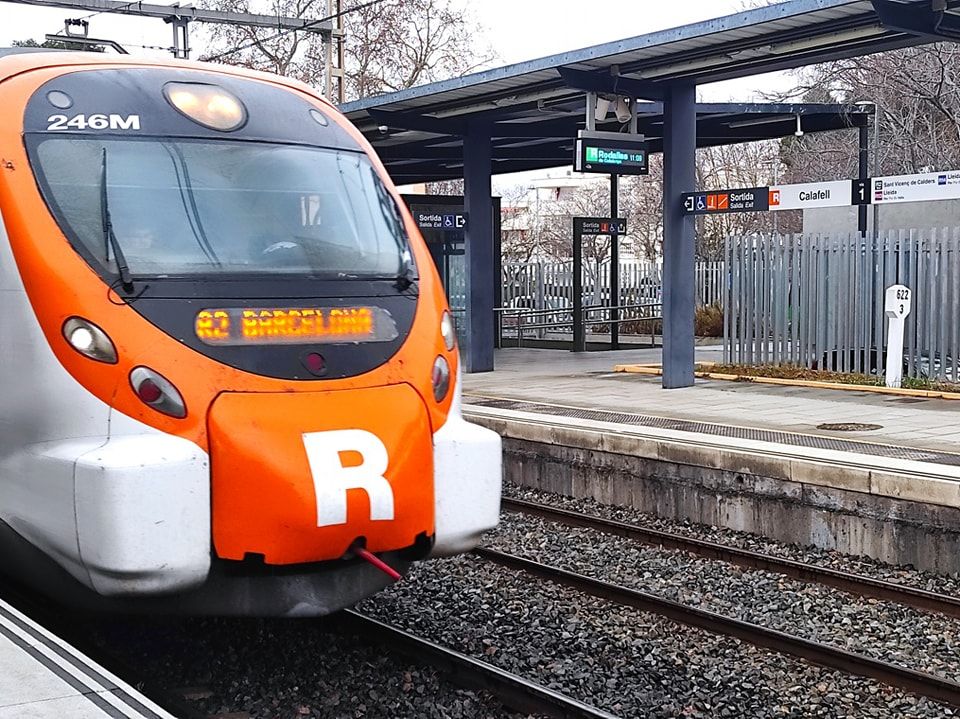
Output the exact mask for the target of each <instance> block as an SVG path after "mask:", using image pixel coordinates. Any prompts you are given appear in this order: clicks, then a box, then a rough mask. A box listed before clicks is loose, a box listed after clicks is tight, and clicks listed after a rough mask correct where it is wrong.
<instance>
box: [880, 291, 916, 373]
mask: <svg viewBox="0 0 960 719" xmlns="http://www.w3.org/2000/svg"><path fill="white" fill-rule="evenodd" d="M912 300H913V297H912V293H911V292H910V288H909V287H905V286H904V285H891V286H890V287H888V288H887V291H886V294H885V295H884V302H883V310H884V312H885V313H886V315H887V317H888V322H887V327H888V329H887V387H898V388H899V387H900V384H901V383H902V381H903V325H904V320H905V319H906V317H907V315H909V314H910V305H911V303H912Z"/></svg>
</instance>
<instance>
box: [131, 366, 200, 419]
mask: <svg viewBox="0 0 960 719" xmlns="http://www.w3.org/2000/svg"><path fill="white" fill-rule="evenodd" d="M130 386H131V387H133V391H134V393H135V394H136V395H137V397H138V398H139V399H140V401H141V402H143V403H144V404H145V405H148V406H150V407H153V409H155V410H157V411H158V412H163V413H164V414H168V415H170V416H171V417H176V418H177V419H182V418H184V417H186V416H187V407H186V405H185V404H184V403H183V397H182V396H181V394H180V392H179V391H178V390H177V388H176V387H174V386H173V383H172V382H170V380H168V379H167V378H166V377H164V376H163V375H162V374H160V373H159V372H155V371H153V370H152V369H150V368H149V367H135V368H134V369H133V370H132V371H131V372H130Z"/></svg>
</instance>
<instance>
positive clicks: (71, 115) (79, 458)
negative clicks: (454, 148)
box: [0, 54, 500, 615]
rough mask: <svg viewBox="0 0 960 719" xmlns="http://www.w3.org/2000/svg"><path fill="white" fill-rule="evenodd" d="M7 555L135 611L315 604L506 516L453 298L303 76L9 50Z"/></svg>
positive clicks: (3, 419) (0, 514)
mask: <svg viewBox="0 0 960 719" xmlns="http://www.w3.org/2000/svg"><path fill="white" fill-rule="evenodd" d="M0 115H2V116H3V122H2V123H0V148H2V153H0V154H2V155H3V157H2V159H0V213H2V222H0V292H2V296H3V297H4V303H3V306H2V308H0V354H2V356H0V387H2V388H3V392H4V401H3V403H2V405H0V520H2V522H0V543H2V545H0V546H2V548H3V553H4V556H5V559H4V560H2V568H3V569H5V570H7V571H11V572H15V573H17V574H19V575H20V576H23V577H24V578H26V579H28V580H29V581H31V582H33V583H35V584H37V585H39V586H42V587H43V588H45V589H46V590H47V591H50V592H55V593H56V594H57V596H58V597H59V598H61V599H64V600H67V599H72V600H74V601H79V602H82V603H86V604H92V605H96V606H102V607H106V608H117V609H124V610H131V609H132V610H149V611H158V610H159V611H181V612H190V613H209V614H256V615H278V614H280V615H283V614H286V615H311V614H325V613H328V612H331V611H335V610H337V609H339V608H342V607H344V606H349V605H351V604H353V603H355V602H356V601H358V600H359V599H361V598H362V597H364V596H367V595H369V594H371V593H372V592H375V591H377V590H378V589H380V588H382V587H383V586H385V585H386V584H388V583H389V581H390V580H389V578H388V577H387V576H386V575H385V574H384V573H383V572H381V571H380V570H378V569H376V568H375V567H374V566H372V565H371V564H370V563H368V562H366V561H362V560H361V559H360V558H359V556H358V555H360V554H363V553H364V552H369V553H372V554H374V555H376V556H378V557H380V558H381V559H382V560H383V561H385V562H386V563H387V564H388V565H391V566H393V567H395V568H397V569H399V570H401V571H402V570H403V569H405V568H406V567H407V566H408V564H409V562H411V561H414V560H416V559H421V558H424V557H426V556H429V555H448V554H455V553H458V552H462V551H465V550H467V549H469V548H470V547H472V546H474V545H475V544H476V542H477V541H478V539H479V537H480V535H481V534H482V532H483V531H485V530H487V529H489V528H491V527H493V526H495V525H496V522H497V517H498V511H499V496H500V440H499V438H498V437H497V436H496V435H495V434H493V433H490V432H488V431H486V430H484V429H481V428H479V427H476V426H474V425H471V424H469V423H467V422H465V421H464V420H463V419H462V417H461V416H460V406H459V381H458V378H459V359H458V355H457V348H456V338H455V332H454V327H453V323H452V320H451V317H450V315H449V310H448V308H447V303H446V299H445V297H444V293H443V289H442V287H441V286H440V282H439V279H438V277H437V274H436V271H435V269H434V268H433V265H432V262H431V259H430V255H429V253H428V252H427V250H426V247H425V245H424V243H423V240H422V238H421V237H420V235H419V232H418V231H417V229H416V227H415V226H414V225H413V222H412V220H411V218H410V215H409V213H408V212H407V211H406V210H405V209H404V208H403V207H402V205H401V203H400V202H399V200H398V196H397V194H396V191H395V189H394V188H393V186H392V184H391V183H390V181H389V179H388V178H387V176H386V173H385V171H384V170H383V168H382V166H381V165H380V163H379V162H378V161H377V159H376V158H375V156H374V155H373V153H372V151H371V149H370V148H369V146H368V145H367V143H366V142H365V141H364V140H363V138H362V137H361V136H360V135H359V134H358V133H357V132H356V131H355V130H354V129H353V128H352V127H351V126H350V125H349V123H348V122H347V121H346V120H345V119H344V118H343V117H342V116H340V115H339V114H338V113H337V112H336V111H335V110H333V109H332V108H331V107H330V106H329V105H328V104H327V103H325V102H324V101H322V100H321V99H320V98H319V97H317V96H315V95H314V94H312V93H311V92H310V91H309V90H308V89H307V88H305V87H302V86H299V85H297V84H295V83H292V82H288V81H286V80H282V79H281V78H275V77H272V76H267V75H260V74H257V73H250V72H246V71H241V70H234V69H226V68H225V69H223V70H213V69H212V68H210V67H209V66H204V65H200V64H189V63H169V64H166V63H164V64H149V63H142V62H135V61H117V60H108V59H106V58H104V59H102V60H101V59H98V60H91V58H90V56H89V55H84V56H81V55H73V54H37V55H15V56H10V57H5V58H0Z"/></svg>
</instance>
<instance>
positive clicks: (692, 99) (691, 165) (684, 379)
mask: <svg viewBox="0 0 960 719" xmlns="http://www.w3.org/2000/svg"><path fill="white" fill-rule="evenodd" d="M696 103H697V98H696V86H695V85H671V86H670V88H669V89H668V90H667V92H666V97H665V102H664V105H663V115H664V117H663V119H664V123H663V124H664V137H663V388H664V389H673V388H676V387H689V386H691V385H692V384H693V361H694V359H693V358H694V341H693V311H694V301H695V293H696V271H695V259H694V253H695V242H696V237H695V231H694V228H695V225H694V218H693V215H689V216H688V215H686V214H685V213H684V211H683V197H682V195H683V193H684V192H693V191H694V190H695V189H696V187H695V184H696V164H695V163H696V151H697V105H696Z"/></svg>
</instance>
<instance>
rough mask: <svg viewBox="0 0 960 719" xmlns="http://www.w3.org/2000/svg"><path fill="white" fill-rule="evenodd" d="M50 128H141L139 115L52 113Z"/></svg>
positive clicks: (49, 119)
mask: <svg viewBox="0 0 960 719" xmlns="http://www.w3.org/2000/svg"><path fill="white" fill-rule="evenodd" d="M47 129H48V130H139V129H140V116H139V115H126V116H124V115H100V114H95V115H74V116H73V117H67V116H66V115H51V116H50V117H48V118H47Z"/></svg>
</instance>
